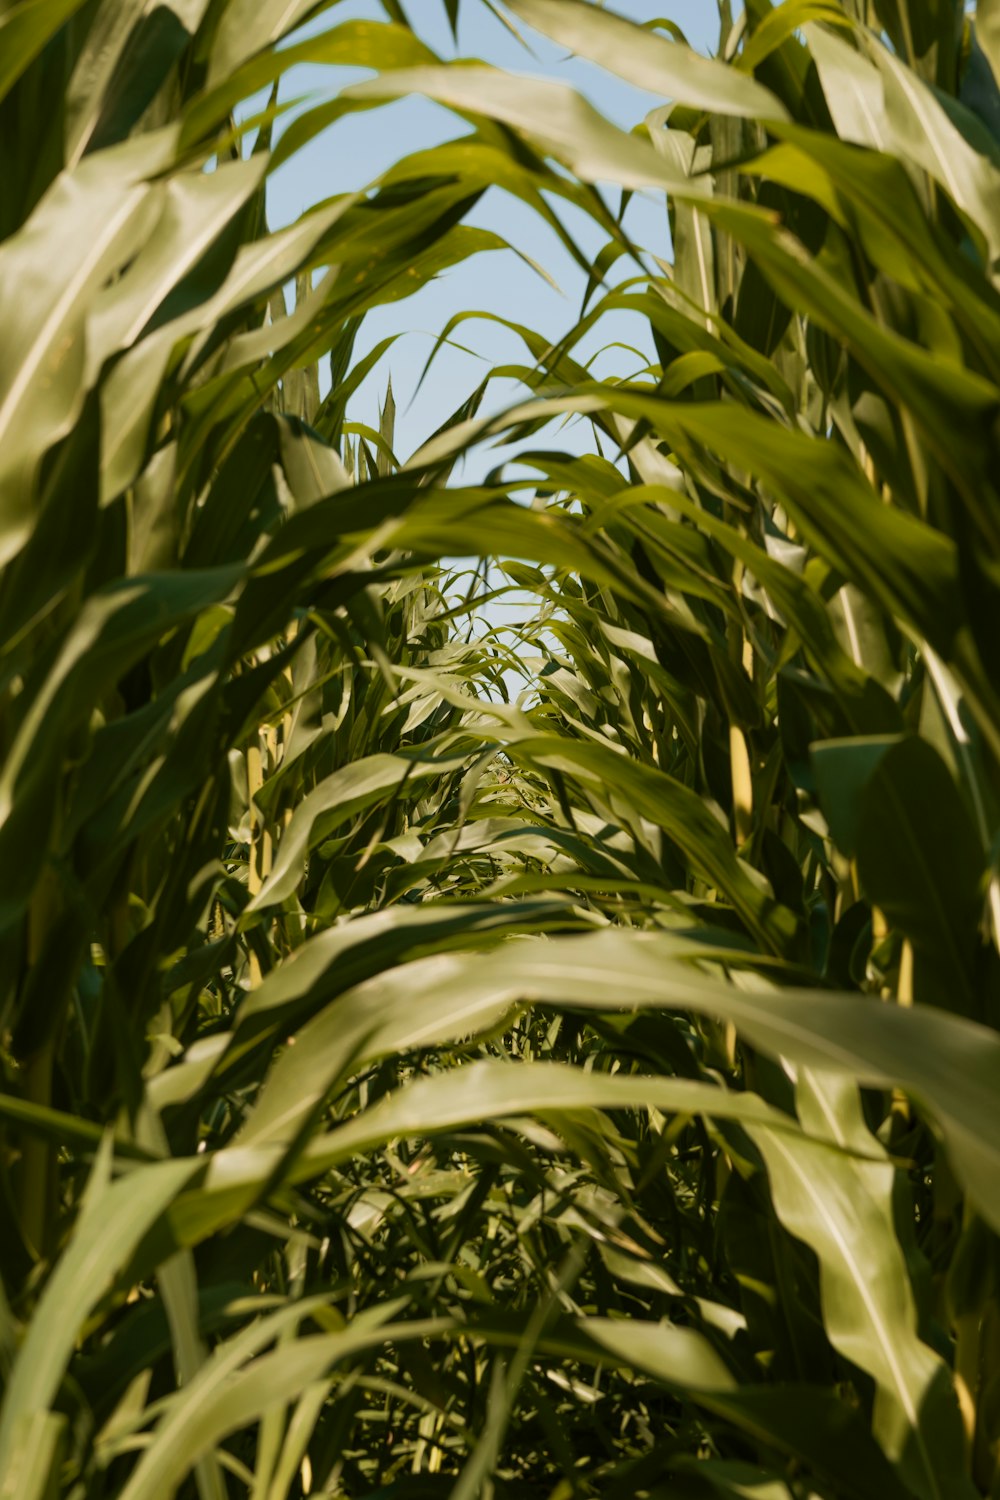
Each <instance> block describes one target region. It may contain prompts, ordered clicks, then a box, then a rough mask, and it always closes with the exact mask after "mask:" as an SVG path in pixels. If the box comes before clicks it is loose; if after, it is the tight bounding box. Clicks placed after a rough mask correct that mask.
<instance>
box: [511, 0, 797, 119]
mask: <svg viewBox="0 0 1000 1500" xmlns="http://www.w3.org/2000/svg"><path fill="white" fill-rule="evenodd" d="M510 9H511V10H512V11H513V12H514V14H515V15H517V16H520V18H521V20H522V21H525V22H527V24H528V25H529V26H533V27H534V28H535V30H536V31H540V32H542V33H543V34H544V35H545V36H548V37H551V38H552V40H553V41H555V42H560V43H561V44H562V45H563V46H564V47H568V48H569V49H570V51H572V52H575V53H577V55H578V56H580V57H587V58H589V59H590V60H591V62H596V63H599V64H600V65H601V67H602V68H607V69H608V71H609V72H611V73H617V74H618V76H619V77H621V78H624V79H626V80H627V81H628V82H629V83H630V84H632V86H633V87H634V88H640V89H645V90H646V91H647V92H648V93H651V94H659V95H661V96H663V97H665V98H669V99H671V100H673V101H675V102H676V103H678V104H686V105H690V106H693V107H695V108H699V109H705V110H711V111H712V112H713V113H715V114H720V115H727V114H731V115H742V116H745V117H747V118H749V119H756V118H763V119H765V120H766V119H774V120H784V119H787V115H786V112H785V108H784V105H783V104H782V103H781V101H780V100H779V99H777V98H776V97H775V96H774V94H772V93H771V91H770V90H769V89H766V88H764V87H763V85H762V84H759V83H757V82H755V81H754V79H753V78H751V77H748V76H747V74H745V73H740V72H737V70H736V69H735V68H730V67H727V66H726V64H725V63H722V62H717V61H716V60H714V59H710V58H706V57H702V56H701V55H700V54H699V53H697V52H695V51H693V50H692V49H691V48H690V47H687V46H685V45H684V44H683V43H682V42H676V41H673V42H671V41H667V39H666V38H665V37H662V36H657V35H656V34H655V33H651V32H650V31H649V30H648V29H646V28H645V27H642V26H637V25H635V24H634V23H633V22H631V21H628V20H626V19H625V18H624V17H623V16H618V15H615V14H614V12H613V11H607V10H603V9H602V10H597V9H595V7H594V6H592V5H588V4H585V3H582V0H510Z"/></svg>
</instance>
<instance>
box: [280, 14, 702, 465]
mask: <svg viewBox="0 0 1000 1500" xmlns="http://www.w3.org/2000/svg"><path fill="white" fill-rule="evenodd" d="M614 8H615V9H617V10H618V11H619V13H620V14H623V15H627V16H629V17H631V18H632V19H634V20H639V21H650V20H654V19H659V18H664V17H666V18H668V19H669V20H671V21H674V22H676V23H677V24H678V25H680V26H681V27H682V28H683V30H684V32H685V34H686V36H687V38H688V41H689V42H690V43H691V45H692V46H695V47H697V48H699V49H700V50H708V49H709V48H710V47H711V46H712V44H713V42H714V40H715V38H716V36H717V33H718V25H717V14H716V6H715V4H714V3H713V0H616V4H615V6H614ZM406 10H407V14H408V15H409V16H410V17H411V18H412V20H413V22H414V24H415V25H416V26H417V27H418V28H419V30H420V33H421V36H422V38H423V40H424V41H426V42H427V43H428V45H430V46H431V47H433V48H434V49H435V51H437V52H438V53H439V55H441V56H443V57H453V56H456V55H457V56H462V57H477V58H483V59H485V60H487V61H488V62H491V63H493V64H495V65H497V66H500V67H504V68H506V69H508V70H510V71H513V72H520V73H541V74H544V75H546V76H549V77H553V78H557V79H559V80H561V81H563V82H568V83H572V84H573V85H574V87H577V88H579V89H580V90H581V92H583V93H585V94H586V95H587V96H588V97H589V98H590V99H591V100H592V102H593V103H595V104H596V105H597V106H598V107H599V108H600V109H601V110H602V111H603V112H604V113H605V114H606V115H608V117H609V118H611V119H613V120H615V121H616V122H617V123H619V124H620V125H622V126H624V127H625V128H631V127H632V126H633V125H635V124H636V123H637V122H639V121H640V120H641V119H642V117H643V115H644V114H645V113H646V112H647V111H648V110H649V109H651V108H653V107H655V106H656V105H659V104H662V103H663V102H664V101H663V100H662V99H658V98H655V97H653V96H651V95H649V94H646V93H642V92H640V91H639V90H637V89H633V88H631V87H630V86H629V85H628V84H626V83H623V82H622V81H621V80H620V79H617V78H615V77H613V76H612V75H611V74H608V73H605V72H604V71H603V70H602V69H600V68H598V67H595V66H593V65H591V64H589V63H586V62H582V61H580V60H579V59H574V58H567V57H566V55H565V53H564V52H563V51H562V49H560V48H557V47H555V46H553V45H552V44H551V43H550V42H548V41H547V40H546V39H545V38H543V37H540V36H538V35H537V34H536V33H534V32H530V31H528V30H526V29H525V28H523V27H522V28H521V30H522V33H523V35H524V37H525V39H526V40H528V41H529V43H530V47H531V50H530V51H527V50H526V49H525V48H524V47H523V46H521V45H520V44H519V43H518V41H517V40H516V39H515V38H514V37H513V36H511V34H510V33H509V31H507V29H506V28H505V27H504V26H502V25H501V24H500V22H499V21H497V19H496V18H495V17H494V16H493V15H491V14H490V12H489V10H488V9H487V8H486V6H485V5H483V4H481V3H478V0H463V4H462V7H461V19H460V31H459V39H458V47H457V49H456V47H455V44H454V42H453V40H452V37H451V33H450V29H449V27H448V24H447V20H446V17H445V9H444V4H443V0H406ZM355 17H357V18H364V17H370V18H372V19H384V13H383V12H382V10H381V7H380V6H379V5H378V4H377V3H375V0H341V3H340V4H337V5H335V6H334V7H333V9H332V10H331V11H329V12H327V13H326V15H325V16H324V17H323V18H321V21H320V22H319V23H314V25H315V24H320V25H329V24H333V23H334V22H340V21H342V20H348V19H353V18H355ZM365 76H368V75H366V74H365V73H362V72H360V71H358V72H354V71H351V70H347V69H343V68H340V69H332V68H319V67H315V68H298V69H295V70H293V71H292V72H290V73H289V74H288V75H287V77H286V80H285V83H284V85H283V94H284V96H285V97H286V98H289V97H295V96H297V95H303V94H306V95H309V96H311V97H312V98H313V99H318V98H328V97H330V96H331V95H332V94H334V93H336V92H338V91H339V90H340V89H341V88H343V87H345V86H347V85H348V84H349V83H352V82H354V81H356V80H357V79H360V78H363V77H365ZM465 129H466V126H465V124H464V122H463V121H461V120H459V119H458V118H457V117H455V116H454V115H452V114H450V113H449V112H448V111H447V110H445V109H443V108H441V107H439V106H438V105H435V104H432V103H430V102H429V101H427V100H424V99H405V100H400V101H399V102H397V103H393V104H389V105H386V106H385V107H383V108H381V109H379V110H375V111H369V112H366V113H365V114H364V115H362V116H358V115H353V116H348V118H347V119H346V120H345V121H343V122H341V123H340V124H339V125H337V126H335V127H334V128H333V129H332V130H330V131H327V132H326V133H325V134H324V135H322V136H319V137H318V138H317V139H316V140H315V141H313V142H312V143H311V144H310V145H309V146H308V147H307V148H305V149H304V150H303V151H302V152H300V153H299V154H298V155H297V156H296V157H295V158H293V159H292V160H291V161H290V162H289V163H287V164H286V165H285V166H284V167H282V168H280V169H279V170H278V172H276V173H275V175H274V177H273V178H272V179H271V186H270V195H269V218H270V222H271V226H272V228H277V227H279V226H281V225H283V224H287V223H290V222H292V221H293V220H294V219H296V218H297V217H298V216H299V214H301V213H302V212H303V211H304V210H305V209H306V208H307V207H309V205H310V204H312V203H315V202H317V201H318V200H320V199H322V198H326V197H329V196H330V195H331V194H333V193H338V192H344V191H350V190H352V189H357V188H362V187H364V186H366V185H367V184H368V183H369V182H371V181H372V180H373V179H374V178H376V177H377V176H378V175H379V173H381V172H383V171H385V170H386V169H387V168H388V167H389V166H391V165H392V164H393V162H395V161H396V160H398V159H399V157H400V156H402V155H405V154H407V153H408V152H410V151H415V150H419V149H423V148H425V147H428V146H431V145H434V144H436V143H438V142H440V141H445V140H448V139H450V138H453V137H454V136H457V135H459V134H461V133H463V131H464V130H465ZM560 214H561V216H562V217H563V219H564V222H565V223H567V225H568V226H569V227H570V228H571V230H572V231H573V232H574V233H575V234H576V235H577V238H578V243H580V244H581V246H582V247H583V248H584V249H585V250H587V251H591V252H596V251H597V250H598V249H599V248H600V245H601V243H602V237H601V235H600V233H599V232H598V231H596V230H595V229H594V226H593V225H592V224H591V223H590V222H589V220H586V219H585V218H584V217H583V216H582V215H580V216H577V215H575V214H574V212H573V211H572V210H568V209H567V208H566V207H565V206H563V205H561V206H560ZM469 222H471V223H475V224H477V225H480V226H482V227H484V228H488V229H492V230H494V231H495V232H497V233H499V234H502V235H503V236H504V237H505V238H506V239H508V240H509V241H511V242H513V243H514V244H516V245H517V246H518V247H519V248H520V249H521V250H522V251H524V252H525V253H526V254H527V255H529V256H530V257H532V258H533V259H534V260H536V261H539V262H541V264H542V265H544V267H545V269H546V271H547V272H548V274H549V275H550V276H551V277H552V278H553V280H554V281H555V282H556V283H557V285H558V287H559V288H560V291H556V290H554V289H553V288H552V287H550V286H549V285H547V284H546V282H545V281H544V280H543V279H542V278H541V277H539V276H538V275H537V274H536V273H535V272H533V271H532V270H530V269H529V268H528V267H527V266H526V265H525V264H524V263H523V262H522V261H521V260H519V259H518V257H517V256H515V255H514V254H512V253H508V252H494V253H490V254H486V255H480V256H477V257H475V258H474V259H472V260H471V261H469V262H467V263H466V264H464V265H462V266H459V267H457V268H455V269H453V270H452V271H450V272H448V273H447V274H446V275H444V276H442V277H441V278H439V280H437V281H436V282H434V283H432V284H431V285H430V286H428V287H425V288H424V289H422V290H421V291H419V292H418V293H417V294H416V295H414V296H412V297H410V298H408V299H407V300H406V301H403V302H397V303H393V304H392V305H391V306H389V307H386V308H383V309H378V310H377V311H376V312H374V313H373V314H371V315H370V316H369V318H368V319H367V320H366V326H365V328H364V330H363V333H362V337H361V339H360V341H359V346H358V353H359V355H360V354H363V353H364V352H365V351H366V350H368V349H370V348H371V347H372V346H373V345H374V344H375V343H377V342H378V341H379V340H380V339H382V338H385V337H386V336H387V335H388V334H392V333H399V332H403V333H404V336H403V337H402V338H400V339H399V340H398V341H397V342H396V343H395V344H394V345H393V347H392V349H391V350H390V352H389V354H388V355H387V356H386V357H385V359H383V360H382V361H381V362H380V364H379V365H378V366H377V367H376V370H375V371H374V372H373V373H372V375H371V376H369V378H368V380H367V381H366V382H365V384H364V385H363V386H362V387H361V388H360V390H359V391H358V393H357V395H356V396H355V398H354V401H353V402H352V406H351V411H350V416H351V417H352V418H353V419H354V420H357V421H363V422H368V423H373V422H374V421H375V419H376V416H377V411H378V400H379V397H380V395H381V394H383V393H384V391H385V385H386V380H387V378H388V375H389V373H390V371H391V375H392V382H393V389H394V392H395V394H396V399H397V405H398V415H397V425H396V448H397V452H398V454H399V456H400V457H401V458H403V459H405V458H406V457H408V456H409V454H410V452H411V451H412V450H413V449H414V448H416V447H418V446H419V444H420V443H421V442H422V441H423V440H424V439H425V438H426V437H427V436H428V435H429V433H431V432H432V431H433V430H434V428H435V427H436V426H438V425H439V423H440V422H441V421H442V420H443V419H444V418H445V417H446V416H447V415H448V414H449V413H450V412H451V411H453V410H454V409H455V408H456V407H457V406H458V405H459V404H460V402H462V401H463V400H464V399H465V398H466V397H467V395H468V394H469V392H470V391H471V390H472V389H473V388H474V387H475V385H476V384H478V382H479V381H480V380H481V379H482V377H483V374H484V373H485V372H486V370H487V369H488V368H489V366H490V365H493V364H498V363H502V362H505V361H509V360H521V359H522V358H523V350H522V346H521V344H520V341H519V340H518V339H517V338H516V337H515V336H514V335H513V334H511V333H509V332H506V331H504V330H502V329H499V328H498V327H497V326H496V325H493V324H490V323H488V322H478V321H477V322H475V323H470V324H466V325H465V327H464V330H463V333H464V339H463V342H466V343H472V344H474V346H475V348H476V350H477V353H478V354H479V355H480V356H481V358H476V357H475V356H473V355H471V354H463V353H461V352H459V351H457V350H453V349H446V350H444V351H442V353H441V354H440V355H439V357H438V360H437V361H436V362H435V365H434V367H433V370H432V373H431V375H430V376H429V377H428V379H427V381H426V382H425V384H424V387H423V388H422V389H421V391H420V392H419V394H418V395H417V396H416V399H415V400H414V399H413V395H414V391H415V388H416V385H417V381H418V379H419V376H420V372H421V370H422V369H423V366H424V363H425V361H426V359H427V356H428V354H429V353H430V350H431V348H432V346H433V340H434V337H435V335H436V334H437V333H438V332H439V330H440V329H441V328H442V327H443V326H444V325H445V323H446V322H447V321H448V318H449V317H450V316H451V315H452V314H453V313H454V312H456V311H458V310H460V309H463V308H478V309H483V310H485V311H489V312H494V313H499V314H501V315H504V316H507V317H512V318H515V319H517V320H518V321H520V322H524V323H526V324H528V325H530V326H531V327H533V328H536V329H539V330H541V331H544V332H545V333H546V334H548V335H549V336H550V337H552V338H558V337H559V336H560V335H561V334H562V333H564V332H565V330H566V329H567V328H568V327H570V326H571V325H572V323H573V322H574V321H575V317H576V314H577V311H578V309H579V306H580V301H581V297H582V293H583V278H582V273H581V272H580V271H579V269H578V268H577V267H576V266H575V265H574V264H573V262H572V261H571V259H570V258H569V256H568V255H567V253H566V252H565V250H564V249H563V248H562V246H561V245H560V243H559V241H558V240H557V239H556V237H555V236H554V234H553V233H552V232H551V230H549V229H548V227H547V226H546V225H545V224H544V223H542V221H541V220H540V219H538V218H537V217H536V215H535V214H533V213H532V212H531V210H530V209H528V208H526V207H524V206H523V205H521V204H519V203H517V202H516V201H515V200H513V199H511V198H510V197H509V196H508V195H506V194H503V193H501V192H499V190H498V191H495V192H491V193H488V194H487V195H486V197H485V198H484V199H483V200H482V201H481V202H480V203H479V204H478V205H477V208H476V209H475V211H474V213H473V214H472V215H471V217H470V220H469ZM627 224H628V227H629V229H630V231H631V233H632V235H633V237H634V238H635V239H636V240H637V241H638V243H640V244H642V245H643V246H645V247H646V248H648V249H650V250H653V251H655V252H657V253H659V254H664V255H665V254H667V253H668V251H669V235H668V230H667V224H666V216H665V211H664V207H663V203H662V200H660V201H659V202H655V203H644V202H641V201H638V200H634V201H633V204H632V205H631V206H630V209H629V217H628V219H627ZM641 333H642V330H641V327H633V326H631V325H630V320H629V319H628V318H627V317H619V318H617V319H616V320H615V321H614V322H612V321H611V320H606V321H605V323H604V324H603V325H602V332H601V335H600V336H599V337H597V338H594V339H592V340H591V342H590V345H589V346H588V345H586V344H583V345H581V350H583V351H584V352H585V353H590V352H592V351H596V349H597V348H598V347H599V346H600V345H601V344H603V343H605V342H606V341H608V340H616V341H617V340H620V341H622V342H625V343H628V342H630V341H631V342H635V341H636V339H637V337H641ZM460 336H461V335H460ZM602 361H603V362H599V363H598V365H597V369H598V370H599V371H600V372H601V373H604V374H610V373H611V372H612V371H613V370H614V371H616V372H617V373H620V374H626V373H629V372H630V371H632V370H635V369H637V368H639V367H640V363H641V362H640V360H639V359H637V358H636V357H635V356H634V355H630V354H628V353H627V352H626V351H623V350H620V349H619V350H609V351H608V353H607V354H605V355H604V356H602ZM511 394H513V392H512V388H510V387H508V388H507V389H506V391H505V390H504V389H503V388H501V387H499V386H498V387H497V391H496V397H495V399H494V401H493V402H492V406H493V407H496V406H500V405H502V404H503V401H504V398H505V396H509V395H511ZM585 431H586V430H585V429H581V430H580V432H579V439H580V440H585ZM560 442H561V444H562V445H563V446H570V445H572V446H576V442H574V440H573V437H572V436H571V435H570V434H569V433H564V434H563V435H562V437H561V438H560ZM494 461H495V456H493V457H490V456H488V455H487V454H486V453H483V454H482V455H481V457H480V458H479V459H478V460H477V459H474V460H472V462H471V465H470V467H468V468H467V469H466V475H465V477H466V478H474V477H477V476H476V474H475V473H474V472H473V470H485V469H486V468H488V467H490V466H491V464H492V462H494Z"/></svg>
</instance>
